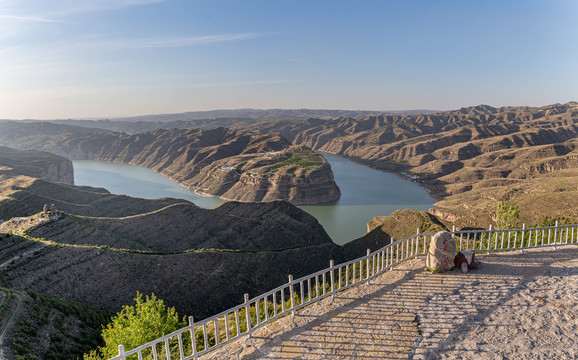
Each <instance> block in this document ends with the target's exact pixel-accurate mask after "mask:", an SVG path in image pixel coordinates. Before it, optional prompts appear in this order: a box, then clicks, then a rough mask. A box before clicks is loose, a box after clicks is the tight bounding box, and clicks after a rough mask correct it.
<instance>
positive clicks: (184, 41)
mask: <svg viewBox="0 0 578 360" xmlns="http://www.w3.org/2000/svg"><path fill="white" fill-rule="evenodd" d="M254 37H256V35H255V34H224V35H208V36H192V37H177V38H150V39H137V40H134V41H130V40H129V41H128V42H127V44H126V46H127V47H132V48H173V47H187V46H195V45H201V44H212V43H218V42H229V41H237V40H246V39H250V38H254Z"/></svg>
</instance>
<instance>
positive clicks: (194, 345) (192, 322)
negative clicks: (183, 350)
mask: <svg viewBox="0 0 578 360" xmlns="http://www.w3.org/2000/svg"><path fill="white" fill-rule="evenodd" d="M189 327H190V328H191V347H192V348H193V353H192V355H194V358H195V359H198V358H197V356H196V354H197V337H196V336H195V319H194V318H193V317H192V316H189ZM237 335H239V334H237Z"/></svg>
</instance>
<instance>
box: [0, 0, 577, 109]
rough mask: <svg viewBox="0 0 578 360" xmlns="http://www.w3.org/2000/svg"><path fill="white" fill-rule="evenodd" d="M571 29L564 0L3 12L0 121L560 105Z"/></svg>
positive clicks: (149, 4)
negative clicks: (219, 112) (215, 112)
mask: <svg viewBox="0 0 578 360" xmlns="http://www.w3.org/2000/svg"><path fill="white" fill-rule="evenodd" d="M577 16H578V2H575V1H571V0H557V1H540V0H528V1H521V0H520V1H510V2H503V1H497V0H492V1H484V2H464V1H458V0H440V1H435V2H432V1H425V0H419V1H411V2H400V1H371V0H368V1H364V2H355V1H347V0H333V1H315V2H312V1H305V0H296V1H291V2H287V1H281V0H266V1H265V0H248V1H234V0H223V1H219V2H215V1H188V0H76V1H70V0H53V1H50V2H46V1H41V0H2V1H0V99H1V100H2V104H3V106H2V111H0V118H2V119H37V120H45V119H51V120H52V119H69V118H70V119H79V118H80V119H91V118H92V119H95V118H96V119H103V118H121V117H136V116H143V115H151V114H174V113H183V112H195V111H211V110H216V109H218V110H237V109H349V110H352V111H376V112H387V111H408V110H414V109H418V110H425V109H431V110H432V111H443V110H452V109H459V108H462V107H467V106H476V105H479V104H487V105H491V106H494V107H501V106H543V105H548V104H553V103H566V102H569V101H575V100H577V99H578V71H576V70H575V64H576V63H578V47H576V46H575V45H574V44H575V39H574V38H575V34H577V33H578V22H576V21H575V19H576V17H577ZM392 109H395V110H392ZM399 109H401V110H399Z"/></svg>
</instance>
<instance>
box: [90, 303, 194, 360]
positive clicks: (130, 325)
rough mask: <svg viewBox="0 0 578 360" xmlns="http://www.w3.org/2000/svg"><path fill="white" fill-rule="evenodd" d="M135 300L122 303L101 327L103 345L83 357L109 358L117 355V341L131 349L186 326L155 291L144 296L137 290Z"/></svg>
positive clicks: (173, 309)
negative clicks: (117, 311) (109, 319)
mask: <svg viewBox="0 0 578 360" xmlns="http://www.w3.org/2000/svg"><path fill="white" fill-rule="evenodd" d="M134 300H135V302H136V304H135V305H132V306H130V305H125V306H124V307H123V309H122V310H121V312H119V313H118V314H117V315H116V316H114V317H113V318H112V321H111V322H110V323H109V324H108V325H107V326H106V328H104V329H103V330H102V338H103V339H104V342H105V346H103V347H100V348H99V351H98V352H97V351H93V352H91V353H90V354H86V355H85V357H84V358H85V359H100V358H104V359H109V358H111V357H114V356H116V355H118V345H124V347H125V349H126V350H129V349H133V348H136V347H138V346H140V345H143V344H146V343H147V342H149V341H152V340H155V339H157V338H159V337H162V336H164V335H166V334H169V333H172V332H173V331H176V330H178V329H180V328H182V327H184V326H186V323H185V320H184V319H183V320H179V316H178V314H177V312H176V311H175V308H167V307H166V306H165V304H164V302H163V300H161V299H157V298H156V296H155V294H152V295H151V296H150V297H149V296H148V295H147V296H146V298H145V299H143V295H142V294H141V293H139V292H137V296H136V298H135V299H134Z"/></svg>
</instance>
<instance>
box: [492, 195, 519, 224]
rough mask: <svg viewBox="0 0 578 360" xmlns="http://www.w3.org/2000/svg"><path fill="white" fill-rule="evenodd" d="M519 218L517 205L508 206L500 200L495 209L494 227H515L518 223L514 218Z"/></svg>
mask: <svg viewBox="0 0 578 360" xmlns="http://www.w3.org/2000/svg"><path fill="white" fill-rule="evenodd" d="M519 218H520V207H519V206H518V205H510V206H508V205H507V204H506V202H504V201H502V202H501V203H499V204H498V208H497V209H496V227H497V228H498V229H516V228H519V227H520V225H519V224H518V222H517V221H516V220H518V219H519Z"/></svg>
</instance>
